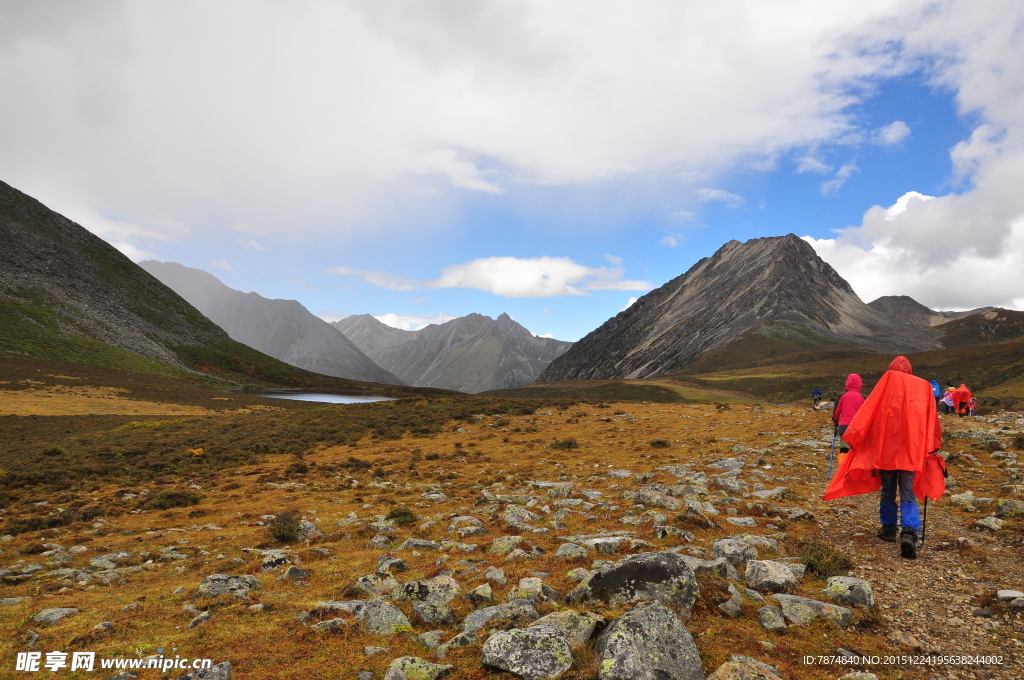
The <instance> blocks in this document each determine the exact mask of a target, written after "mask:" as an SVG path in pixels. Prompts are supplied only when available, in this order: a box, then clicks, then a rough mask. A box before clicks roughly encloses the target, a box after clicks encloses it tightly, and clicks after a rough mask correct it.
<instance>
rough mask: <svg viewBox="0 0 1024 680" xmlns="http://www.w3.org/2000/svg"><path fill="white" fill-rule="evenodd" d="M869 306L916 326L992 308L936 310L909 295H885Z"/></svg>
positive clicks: (940, 322)
mask: <svg viewBox="0 0 1024 680" xmlns="http://www.w3.org/2000/svg"><path fill="white" fill-rule="evenodd" d="M868 307H871V308H873V309H876V310H878V311H880V312H884V313H885V314H888V315H889V316H892V317H894V318H896V319H899V320H902V321H904V322H906V323H910V324H914V325H915V326H938V325H940V324H944V323H946V322H947V321H952V320H954V319H962V318H964V317H965V316H970V315H972V314H982V313H984V312H987V311H989V310H990V309H992V308H991V307H979V308H978V309H972V310H971V311H969V312H936V311H935V310H934V309H929V308H927V307H925V306H924V305H922V304H921V303H920V302H918V301H917V300H915V299H914V298H912V297H910V296H909V295H885V296H883V297H880V298H878V299H877V300H872V301H871V302H869V303H868Z"/></svg>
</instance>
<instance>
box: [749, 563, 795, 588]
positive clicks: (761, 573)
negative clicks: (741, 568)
mask: <svg viewBox="0 0 1024 680" xmlns="http://www.w3.org/2000/svg"><path fill="white" fill-rule="evenodd" d="M744 580H745V581H746V582H747V585H748V586H750V587H751V588H753V589H754V590H764V591H768V592H770V593H785V592H788V591H790V590H792V589H793V588H795V587H796V586H797V585H799V583H800V581H799V580H798V579H797V577H796V576H795V575H794V574H793V571H792V570H791V569H790V568H789V566H788V565H787V564H786V563H784V562H773V561H769V560H750V561H749V562H747V572H746V575H745V576H744Z"/></svg>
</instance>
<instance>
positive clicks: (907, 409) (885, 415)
mask: <svg viewBox="0 0 1024 680" xmlns="http://www.w3.org/2000/svg"><path fill="white" fill-rule="evenodd" d="M843 439H845V440H846V442H847V443H848V444H850V447H851V450H850V453H849V455H847V457H846V460H844V461H843V463H842V464H841V465H840V466H839V470H837V471H836V475H835V477H833V478H832V481H831V483H830V484H829V485H828V488H827V489H826V490H825V496H824V500H826V501H828V500H832V499H834V498H843V497H845V496H853V495H857V494H862V493H871V492H874V491H877V490H879V489H881V491H882V493H881V499H880V502H879V506H878V516H879V520H880V521H881V524H882V527H881V529H879V532H878V536H879V538H881V539H882V540H885V541H888V542H890V543H894V542H895V541H896V536H897V526H896V524H897V520H898V519H899V521H900V524H901V525H902V530H901V531H900V532H899V534H900V554H901V555H903V557H907V558H914V557H917V535H918V532H920V531H921V515H920V513H919V511H918V508H917V498H918V497H919V496H925V497H928V498H939V497H940V496H942V494H943V493H944V492H945V489H946V484H945V479H944V477H945V464H944V462H943V460H942V458H940V457H939V456H937V455H935V452H936V451H938V449H939V447H940V446H941V445H942V426H941V425H940V424H939V417H938V414H937V413H936V412H935V397H934V395H933V394H932V387H931V385H930V384H929V383H928V382H927V381H926V380H922V379H921V378H916V377H914V376H913V375H912V374H911V367H910V362H909V361H908V360H907V358H906V357H902V356H900V357H896V358H895V359H894V360H893V362H892V363H891V364H889V370H888V371H886V372H885V374H884V375H882V378H881V379H880V380H879V381H878V384H877V385H876V386H875V389H874V390H873V391H872V392H871V396H869V397H868V398H867V400H865V402H864V405H863V406H861V408H860V410H858V411H857V414H856V415H855V416H854V417H853V420H852V421H851V422H850V424H849V426H848V427H847V429H846V432H845V433H844V434H843ZM897 488H898V489H899V495H900V504H899V505H898V506H897V505H896V490H897Z"/></svg>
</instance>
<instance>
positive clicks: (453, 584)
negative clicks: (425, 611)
mask: <svg viewBox="0 0 1024 680" xmlns="http://www.w3.org/2000/svg"><path fill="white" fill-rule="evenodd" d="M461 592H462V587H461V586H460V585H459V582H458V581H456V580H455V579H454V578H452V577H451V576H435V577H434V578H428V579H422V580H420V581H409V582H408V583H404V584H402V585H400V586H398V587H397V588H395V589H394V591H392V593H391V597H393V598H394V599H396V600H405V601H407V602H427V601H438V602H445V603H447V602H450V601H451V600H452V599H454V598H455V597H456V596H458V594H459V593H461Z"/></svg>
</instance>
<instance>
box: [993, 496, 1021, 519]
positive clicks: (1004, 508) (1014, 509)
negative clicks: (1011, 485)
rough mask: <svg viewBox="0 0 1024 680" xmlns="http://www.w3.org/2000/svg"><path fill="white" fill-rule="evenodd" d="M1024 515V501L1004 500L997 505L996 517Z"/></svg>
mask: <svg viewBox="0 0 1024 680" xmlns="http://www.w3.org/2000/svg"><path fill="white" fill-rule="evenodd" d="M1018 515H1024V501H1021V500H1017V499H1015V498H1004V499H1003V500H1001V501H999V503H997V504H996V517H1017V516H1018Z"/></svg>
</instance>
